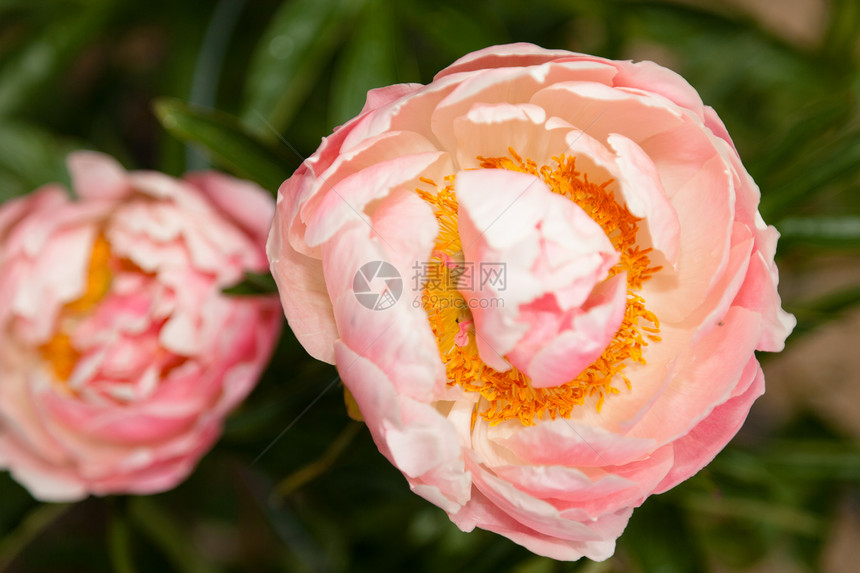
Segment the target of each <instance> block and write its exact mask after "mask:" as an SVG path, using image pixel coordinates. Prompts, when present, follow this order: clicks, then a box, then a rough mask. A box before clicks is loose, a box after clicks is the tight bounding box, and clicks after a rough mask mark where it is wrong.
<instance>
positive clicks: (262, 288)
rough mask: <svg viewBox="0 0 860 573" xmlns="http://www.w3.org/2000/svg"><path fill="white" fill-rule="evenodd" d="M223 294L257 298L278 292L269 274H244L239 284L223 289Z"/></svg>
mask: <svg viewBox="0 0 860 573" xmlns="http://www.w3.org/2000/svg"><path fill="white" fill-rule="evenodd" d="M221 292H223V293H224V294H229V295H234V296H257V295H263V294H273V293H277V292H278V284H277V283H276V282H275V279H274V278H272V275H271V274H270V273H250V272H246V273H245V277H244V278H243V279H242V281H241V282H239V283H238V284H235V285H233V286H230V287H227V288H225V289H223V290H222V291H221Z"/></svg>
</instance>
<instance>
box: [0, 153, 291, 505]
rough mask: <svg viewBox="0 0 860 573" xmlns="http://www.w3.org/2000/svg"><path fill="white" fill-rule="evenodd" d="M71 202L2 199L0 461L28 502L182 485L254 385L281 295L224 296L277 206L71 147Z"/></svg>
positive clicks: (254, 259)
mask: <svg viewBox="0 0 860 573" xmlns="http://www.w3.org/2000/svg"><path fill="white" fill-rule="evenodd" d="M69 169H70V172H71V176H72V181H73V187H74V190H75V193H76V194H77V196H78V198H79V199H78V200H70V199H69V197H68V195H67V193H66V191H65V189H63V188H62V187H60V186H57V185H48V186H45V187H43V188H41V189H39V190H38V191H36V192H34V193H33V194H31V195H29V196H27V197H23V198H20V199H16V200H13V201H9V202H8V203H6V204H4V205H3V206H2V207H0V467H5V468H8V469H9V470H10V472H11V473H12V475H13V476H14V477H15V478H16V479H17V480H18V481H19V482H21V483H22V484H23V485H24V486H26V487H27V488H28V489H29V490H30V492H31V493H32V494H33V495H34V496H35V497H37V498H39V499H42V500H49V501H58V500H75V499H80V498H82V497H84V496H86V495H87V494H89V493H93V494H96V495H104V494H110V493H135V494H147V493H154V492H158V491H162V490H166V489H169V488H172V487H174V486H176V485H177V484H178V483H179V482H180V481H182V480H183V479H185V477H186V476H188V474H189V473H190V472H191V471H192V469H193V468H194V466H195V464H196V463H197V461H198V460H199V459H200V458H201V457H202V456H203V454H205V453H206V452H207V451H208V450H209V448H210V447H211V446H212V444H213V443H214V442H215V440H216V439H217V438H218V435H219V434H220V431H221V426H222V422H223V420H224V417H225V416H226V415H227V414H228V413H229V412H230V411H231V410H233V409H234V408H235V407H236V406H237V405H238V404H239V402H241V400H242V399H243V398H244V397H245V396H246V395H247V394H248V392H250V390H251V389H252V388H253V387H254V385H255V384H256V382H257V379H258V376H259V375H260V373H261V371H262V369H263V368H264V367H265V365H266V363H267V362H268V359H269V357H270V354H271V351H272V348H273V346H274V343H275V341H276V338H277V336H278V333H279V330H280V323H281V318H280V311H279V305H278V301H277V298H275V297H269V296H267V297H253V298H250V297H247V298H245V297H230V296H226V295H224V294H222V293H221V289H222V288H223V287H225V286H228V285H230V284H233V283H236V282H239V281H240V280H241V279H242V277H243V275H244V272H245V271H263V270H265V268H266V264H267V261H266V256H265V250H264V244H265V236H266V233H267V230H268V226H269V225H270V222H271V218H272V214H273V212H274V202H273V201H272V200H271V199H270V198H269V197H268V195H267V194H266V193H265V192H264V191H263V190H262V189H260V188H259V187H257V186H256V185H254V184H252V183H249V182H246V181H240V180H237V179H233V178H231V177H228V176H225V175H221V174H218V173H213V172H206V173H194V174H189V175H188V176H187V177H186V178H184V179H183V180H175V179H172V178H170V177H168V176H166V175H163V174H160V173H155V172H146V171H132V172H126V171H124V170H123V169H122V167H121V166H120V165H119V164H118V163H117V162H116V161H114V160H113V159H111V158H110V157H107V156H105V155H102V154H98V153H93V152H77V153H73V154H72V155H71V156H70V157H69Z"/></svg>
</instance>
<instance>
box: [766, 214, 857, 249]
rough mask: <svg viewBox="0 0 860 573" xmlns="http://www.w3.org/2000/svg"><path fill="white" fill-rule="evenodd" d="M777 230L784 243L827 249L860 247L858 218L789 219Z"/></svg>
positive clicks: (779, 225)
mask: <svg viewBox="0 0 860 573" xmlns="http://www.w3.org/2000/svg"><path fill="white" fill-rule="evenodd" d="M777 228H778V229H779V232H780V233H781V234H782V238H783V240H786V241H797V242H799V243H802V244H805V245H812V246H819V247H827V248H834V247H837V248H851V247H860V217H791V218H788V219H784V220H783V221H782V222H781V223H779V224H778V225H777ZM783 247H784V245H783Z"/></svg>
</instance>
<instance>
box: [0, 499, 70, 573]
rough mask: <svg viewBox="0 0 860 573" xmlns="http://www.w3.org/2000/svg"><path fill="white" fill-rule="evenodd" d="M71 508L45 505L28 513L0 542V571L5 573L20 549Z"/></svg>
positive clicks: (60, 504)
mask: <svg viewBox="0 0 860 573" xmlns="http://www.w3.org/2000/svg"><path fill="white" fill-rule="evenodd" d="M71 507H72V504H70V503H46V504H41V505H37V506H36V507H35V508H34V509H33V510H32V511H31V512H30V513H28V514H27V515H26V516H25V517H24V519H23V520H22V521H21V524H20V525H19V526H18V527H17V528H16V529H15V530H14V531H12V532H11V533H9V534H8V535H6V536H5V537H4V538H3V539H2V540H0V571H5V570H6V567H8V566H9V565H10V564H11V563H12V561H13V560H14V559H15V557H16V556H17V555H18V554H19V553H20V552H21V550H22V549H24V548H25V547H26V546H27V545H28V544H29V543H30V542H32V541H33V540H34V539H36V538H37V537H38V536H39V535H40V534H41V533H42V532H44V531H45V530H46V529H48V527H50V526H51V525H52V524H53V523H55V522H56V521H57V520H58V519H59V518H61V517H62V516H63V515H65V513H66V512H67V511H68V510H69V509H71Z"/></svg>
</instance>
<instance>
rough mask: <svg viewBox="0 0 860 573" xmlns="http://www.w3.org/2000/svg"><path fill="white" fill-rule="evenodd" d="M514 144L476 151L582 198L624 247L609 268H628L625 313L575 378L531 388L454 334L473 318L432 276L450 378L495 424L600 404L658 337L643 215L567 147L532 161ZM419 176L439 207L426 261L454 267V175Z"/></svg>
mask: <svg viewBox="0 0 860 573" xmlns="http://www.w3.org/2000/svg"><path fill="white" fill-rule="evenodd" d="M509 151H510V154H511V157H510V158H508V157H492V158H483V157H478V160H479V161H480V162H481V168H484V169H507V170H511V171H520V172H523V173H530V174H532V175H535V176H536V177H539V178H540V179H541V180H542V181H543V182H544V183H545V184H546V185H547V186H548V187H549V188H550V190H552V191H553V192H554V193H558V194H559V195H562V196H565V197H567V198H569V199H570V200H572V201H574V202H575V203H576V204H577V205H579V206H580V207H581V208H582V209H583V210H584V211H585V212H586V213H588V215H589V216H590V217H591V218H592V219H593V220H594V221H595V222H597V223H598V224H599V225H600V226H601V228H602V229H603V231H604V232H605V233H606V235H607V237H609V239H610V241H611V242H612V245H613V247H614V248H615V250H616V251H618V253H619V255H620V260H619V262H618V263H617V264H616V265H615V266H614V267H613V268H612V269H611V271H610V272H609V276H610V277H611V276H614V275H616V274H618V273H620V272H624V271H626V272H627V305H626V309H625V313H624V319H623V322H622V324H621V326H620V327H619V329H618V331H617V332H616V334H615V336H614V337H613V339H612V341H611V342H610V343H609V345H608V346H607V347H606V349H605V350H604V352H603V354H602V355H601V356H600V357H599V358H598V359H597V360H595V361H594V362H593V363H592V364H591V365H590V366H588V367H587V368H586V369H585V370H584V371H583V372H582V373H580V374H579V375H578V376H577V377H576V378H575V379H573V380H571V381H570V382H568V383H566V384H563V385H560V386H557V387H554V388H533V387H532V385H531V383H530V381H529V378H528V377H527V376H526V375H524V374H523V373H522V372H520V371H519V370H517V369H516V368H511V369H510V370H508V371H506V372H498V371H496V370H494V369H493V368H490V367H489V366H487V365H486V364H484V362H483V361H482V360H481V359H480V357H479V356H478V349H477V345H476V343H475V336H474V334H471V335H470V336H469V341H468V343H467V344H458V343H457V342H456V339H457V335H458V334H461V333H462V331H463V328H461V323H464V324H471V323H470V322H468V323H467V322H466V321H471V313H470V312H469V310H468V308H469V306H468V305H467V304H466V301H465V300H464V299H463V297H462V295H461V294H460V293H459V292H458V291H457V290H456V289H450V288H447V289H444V292H443V289H442V287H440V284H442V282H441V281H427V283H426V286H425V289H424V298H423V301H424V310H425V311H426V312H427V316H428V318H429V320H430V326H431V328H432V329H433V333H434V334H435V335H436V339H437V342H438V345H439V351H440V353H441V355H442V360H443V362H444V363H445V368H446V370H447V374H448V385H449V386H454V385H460V386H461V387H462V388H463V389H464V390H466V391H467V392H478V393H480V394H481V396H482V398H483V400H482V401H481V405H480V406H479V408H481V409H480V410H479V411H477V412H478V414H480V416H481V417H483V418H484V419H485V420H487V421H488V422H489V423H490V424H498V423H501V422H504V421H506V420H513V419H516V420H519V421H520V422H521V423H522V424H523V425H532V424H534V423H535V422H537V421H538V420H541V419H544V418H545V417H547V416H548V417H549V418H551V419H555V418H556V417H562V418H569V417H570V415H571V413H572V412H573V410H574V408H576V407H577V406H581V405H583V404H584V403H585V401H586V399H588V398H595V399H596V400H595V407H596V408H597V410H598V411H600V409H601V407H602V406H603V402H604V400H605V398H606V396H607V395H608V394H618V393H619V392H620V390H618V389H617V388H616V387H614V386H613V385H612V384H613V381H614V380H615V379H616V377H617V378H619V379H620V380H623V382H624V384H625V386H626V387H627V388H628V390H629V389H632V384H631V383H630V379H629V378H628V377H627V376H626V375H625V372H624V369H625V368H626V367H627V366H628V365H629V364H631V363H638V364H645V358H644V357H643V348H644V347H645V346H647V345H648V340H651V341H659V340H660V337H659V336H658V334H659V332H660V323H659V321H658V319H657V317H656V316H655V315H654V314H653V313H652V312H651V311H649V310H648V309H647V308H645V300H644V299H643V298H642V297H641V296H639V295H638V294H637V293H636V292H635V291H638V290H639V289H640V288H641V287H642V283H644V282H645V281H647V280H648V279H650V278H651V277H652V276H653V275H654V273H656V272H658V271H659V270H660V268H661V267H656V266H651V261H650V258H649V254H650V252H651V249H640V248H639V246H638V245H637V244H636V236H637V233H638V230H639V226H638V221H639V219H637V218H636V217H634V216H633V215H632V214H631V213H630V212H629V211H628V210H627V208H626V207H624V206H622V205H619V204H618V203H617V202H616V201H615V197H614V194H613V192H612V191H611V190H609V186H610V185H611V183H612V181H611V180H610V181H606V182H604V183H602V184H600V185H597V184H595V183H592V182H590V181H589V180H588V176H587V175H586V174H582V173H580V172H578V171H577V170H576V161H575V158H574V157H565V156H564V155H562V156H561V157H555V158H553V162H554V164H550V165H544V166H541V167H538V166H537V164H536V163H535V162H534V161H531V160H528V159H526V160H523V159H522V158H521V157H520V156H519V155H517V154H516V152H514V150H513V149H510V150H509ZM422 181H423V182H424V183H426V184H428V185H432V186H433V187H436V190H435V192H433V193H431V192H428V191H424V190H422V189H418V190H417V193H418V194H419V196H421V197H422V198H423V199H424V200H425V201H427V202H428V203H430V204H431V205H432V206H433V207H434V209H435V212H436V219H437V221H438V223H439V229H440V231H439V235H438V236H437V239H436V248H435V250H434V252H433V256H432V257H431V259H430V261H429V266H431V267H433V269H432V272H433V273H434V274H436V275H444V274H445V273H448V272H450V269H449V261H450V260H451V259H457V257H459V258H462V245H461V244H460V237H459V233H458V227H457V209H458V205H457V198H456V195H455V192H454V177H453V176H448V177H446V179H445V182H446V184H445V186H444V187H443V188H441V189H439V188H438V186H437V185H436V184H435V182H433V181H430V180H422ZM440 301H444V302H445V304H440ZM461 336H462V334H461Z"/></svg>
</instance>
